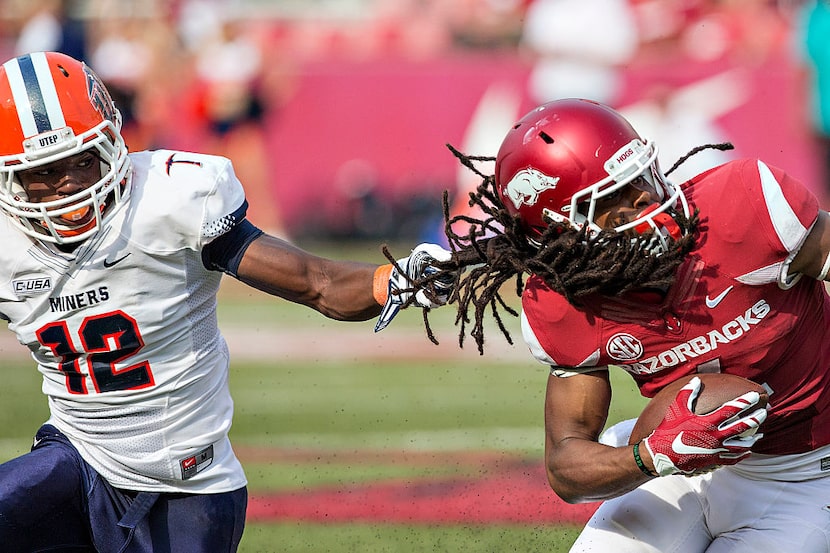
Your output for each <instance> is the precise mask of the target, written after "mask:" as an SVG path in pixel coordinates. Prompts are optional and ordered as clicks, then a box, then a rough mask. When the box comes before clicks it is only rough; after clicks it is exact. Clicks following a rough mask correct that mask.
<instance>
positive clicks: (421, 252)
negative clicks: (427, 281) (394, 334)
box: [375, 244, 453, 332]
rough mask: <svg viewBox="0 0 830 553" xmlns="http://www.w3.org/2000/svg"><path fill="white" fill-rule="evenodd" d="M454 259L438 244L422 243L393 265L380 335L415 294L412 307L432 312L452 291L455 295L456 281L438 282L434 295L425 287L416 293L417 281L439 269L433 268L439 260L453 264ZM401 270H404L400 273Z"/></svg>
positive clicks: (378, 326)
mask: <svg viewBox="0 0 830 553" xmlns="http://www.w3.org/2000/svg"><path fill="white" fill-rule="evenodd" d="M450 259H452V253H451V252H450V251H449V250H445V249H444V248H442V247H441V246H439V245H438V244H418V245H417V246H415V248H414V249H413V250H412V254H410V255H409V257H404V258H402V259H399V260H398V261H397V262H396V265H397V266H394V265H393V266H392V272H391V274H390V275H389V290H388V295H387V297H386V304H385V305H384V306H383V310H382V311H381V312H380V317H378V322H377V324H375V332H380V331H381V330H383V329H384V328H386V326H387V325H388V324H389V323H390V322H391V321H392V319H393V318H395V315H397V314H398V311H400V309H401V307H402V306H403V305H404V304H406V303H407V302H409V301H410V298H412V295H413V294H414V295H415V297H414V299H413V300H412V304H414V305H417V306H418V307H423V308H426V309H432V308H434V307H439V306H441V305H444V304H445V303H447V300H448V299H449V296H450V292H452V284H453V283H452V282H446V281H443V280H436V281H434V286H435V289H434V291H435V293H434V294H427V291H426V290H424V289H423V288H420V289H418V290H415V289H414V286H415V282H416V281H417V280H420V279H422V278H424V277H426V276H429V275H430V274H433V273H435V272H436V271H437V270H438V269H437V268H436V267H434V266H433V263H435V262H436V261H450ZM398 267H400V271H399V270H398ZM401 271H403V272H401Z"/></svg>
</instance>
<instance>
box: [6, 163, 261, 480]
mask: <svg viewBox="0 0 830 553" xmlns="http://www.w3.org/2000/svg"><path fill="white" fill-rule="evenodd" d="M130 157H131V161H132V166H133V176H132V181H131V184H130V186H132V190H131V191H130V193H131V199H130V201H129V202H126V203H125V204H122V205H121V206H118V210H119V211H118V213H117V214H116V215H115V216H114V218H113V220H112V223H111V224H109V225H108V226H106V227H105V228H104V229H102V230H101V232H99V233H97V234H96V235H94V236H93V237H92V238H90V239H89V240H87V241H85V242H83V243H82V244H81V245H80V246H79V247H78V248H77V249H76V250H74V251H73V252H72V253H71V254H66V253H62V252H61V251H59V250H57V249H55V248H53V247H47V246H44V245H43V244H41V243H36V242H35V241H33V240H31V239H30V238H28V237H27V236H25V235H24V234H23V233H22V232H20V231H19V230H18V229H16V228H14V227H13V226H12V225H11V224H9V222H8V220H7V218H0V241H2V243H3V244H4V247H3V248H2V249H0V316H1V317H3V318H4V319H6V320H8V321H9V329H10V330H12V331H14V333H15V334H16V335H17V338H18V340H19V341H20V342H21V343H22V344H23V345H25V346H26V347H28V348H29V349H30V350H31V353H32V357H33V358H34V360H35V361H36V362H37V365H38V368H39V370H40V372H41V373H42V374H43V391H44V393H45V394H46V395H47V397H48V401H49V407H50V411H51V418H50V421H49V422H50V423H51V424H53V425H54V426H56V427H57V428H58V429H59V430H61V431H62V432H63V433H64V434H66V436H68V438H69V439H70V440H71V442H72V443H73V445H74V446H75V447H76V448H77V449H78V450H79V451H80V453H81V455H82V456H83V457H84V459H86V460H87V462H88V463H89V464H90V465H92V467H93V468H95V469H96V470H97V471H98V472H99V473H101V475H102V476H104V477H105V478H106V479H107V480H109V482H110V483H112V484H113V485H114V486H116V487H119V488H125V489H131V490H138V491H160V492H177V491H178V492H202V493H204V492H208V493H218V492H226V491H232V490H235V489H238V488H240V487H242V486H244V485H245V483H246V481H245V476H244V474H243V472H242V467H241V465H240V464H239V462H238V461H237V459H236V457H235V455H234V453H233V451H232V449H231V445H230V443H229V441H228V430H229V429H230V426H231V419H232V414H233V403H232V400H231V397H230V393H229V390H228V367H229V356H228V350H227V346H226V344H225V341H224V339H223V337H222V335H221V334H220V332H219V329H218V325H217V320H216V292H217V290H218V287H219V283H220V279H221V276H222V273H220V272H217V271H210V270H208V269H206V268H205V266H204V265H203V263H202V258H201V250H202V248H203V247H204V246H205V245H206V244H208V243H209V242H211V241H212V240H213V239H215V238H216V237H217V236H221V235H222V234H223V233H225V232H227V231H228V230H229V229H230V228H232V227H233V226H234V224H236V223H237V222H239V221H240V220H241V219H242V218H244V215H245V207H246V205H247V204H246V203H245V197H244V192H243V190H242V186H241V184H240V183H239V181H238V179H237V178H236V176H235V175H234V173H233V169H232V166H231V163H230V161H229V160H227V159H225V158H220V157H213V156H207V155H202V154H195V153H188V152H174V151H167V150H160V151H153V152H139V153H136V154H130Z"/></svg>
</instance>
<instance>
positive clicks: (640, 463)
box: [634, 442, 657, 477]
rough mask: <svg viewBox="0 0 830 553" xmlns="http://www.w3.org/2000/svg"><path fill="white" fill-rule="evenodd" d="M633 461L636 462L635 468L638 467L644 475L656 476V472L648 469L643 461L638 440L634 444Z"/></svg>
mask: <svg viewBox="0 0 830 553" xmlns="http://www.w3.org/2000/svg"><path fill="white" fill-rule="evenodd" d="M634 462H635V463H637V468H639V469H640V470H641V471H642V472H643V474H645V475H646V476H652V477H654V476H657V473H655V472H652V471H650V470H649V469H648V467H647V466H646V464H645V463H643V458H642V457H640V442H637V443H636V444H634Z"/></svg>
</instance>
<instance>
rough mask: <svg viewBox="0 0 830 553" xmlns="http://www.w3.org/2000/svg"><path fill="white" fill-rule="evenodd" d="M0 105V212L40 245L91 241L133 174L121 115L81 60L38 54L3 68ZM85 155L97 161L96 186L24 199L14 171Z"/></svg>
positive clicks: (127, 190) (26, 56) (102, 85)
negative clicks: (58, 196)
mask: <svg viewBox="0 0 830 553" xmlns="http://www.w3.org/2000/svg"><path fill="white" fill-rule="evenodd" d="M0 99H2V102H0V127H2V129H3V130H2V132H0V209H2V210H3V211H5V212H6V213H7V214H9V215H10V216H11V219H12V221H14V223H15V224H16V225H17V226H18V227H19V228H20V229H21V230H22V231H23V232H24V233H26V234H28V235H29V236H32V237H34V238H36V239H38V240H42V241H44V242H52V243H58V244H65V243H73V242H80V241H82V240H85V239H87V238H89V237H90V236H91V235H92V234H94V233H95V232H97V231H98V230H99V229H100V228H101V227H102V226H103V225H104V224H106V223H107V222H108V220H109V219H110V218H111V216H112V214H113V212H114V211H115V210H114V209H113V208H114V206H115V205H117V204H119V203H121V202H122V201H124V200H125V199H126V197H127V195H128V194H129V183H128V182H127V181H128V180H129V178H130V176H131V171H130V163H129V158H128V156H127V147H126V145H125V144H124V139H123V138H122V137H121V132H120V131H121V114H120V113H119V112H118V110H117V109H116V108H115V105H114V104H113V102H112V98H110V95H109V92H108V91H107V89H106V88H105V87H104V84H103V83H102V82H101V80H100V79H99V78H98V77H97V76H96V75H95V73H93V72H92V70H91V69H90V68H89V67H87V66H86V65H85V64H84V63H82V62H80V61H77V60H75V59H73V58H71V57H69V56H66V55H64V54H59V53H56V52H38V53H33V54H27V55H24V56H20V57H18V58H15V59H12V60H10V61H7V62H6V63H4V64H3V66H2V67H0ZM85 151H92V152H93V153H95V155H96V156H97V157H98V158H99V159H100V161H101V178H100V180H99V181H98V182H96V183H94V184H92V185H91V186H90V187H88V188H86V189H85V190H82V191H81V192H78V193H77V194H73V195H71V196H67V197H65V198H61V199H58V200H54V201H49V202H31V201H28V200H29V199H28V197H27V194H26V191H25V190H24V189H23V187H22V186H20V182H19V180H18V179H17V177H16V175H17V173H18V172H19V171H21V170H25V169H31V168H33V167H39V166H43V165H46V164H49V163H52V162H55V161H58V160H62V159H64V158H67V157H70V156H73V155H76V154H79V153H81V152H85ZM90 210H91V211H92V217H91V218H90V215H89V211H90ZM78 221H80V222H78Z"/></svg>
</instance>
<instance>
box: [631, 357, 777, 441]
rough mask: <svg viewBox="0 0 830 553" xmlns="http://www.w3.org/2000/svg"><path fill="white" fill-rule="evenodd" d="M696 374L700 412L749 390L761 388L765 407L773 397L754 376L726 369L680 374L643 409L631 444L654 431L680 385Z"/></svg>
mask: <svg viewBox="0 0 830 553" xmlns="http://www.w3.org/2000/svg"><path fill="white" fill-rule="evenodd" d="M693 376H698V377H700V381H701V384H702V386H701V389H700V395H699V396H698V398H697V403H695V406H694V411H695V413H697V414H698V415H705V414H706V413H711V412H712V411H714V410H715V409H717V408H718V407H720V406H721V405H723V404H724V403H726V402H727V401H729V400H732V399H735V398H736V397H738V396H742V395H743V394H745V393H746V392H752V391H755V392H758V393H759V394H761V401H760V402H759V403H758V406H759V407H764V406H766V404H767V401H768V400H769V397H768V396H767V392H766V390H765V389H764V387H763V386H761V385H760V384H756V383H755V382H753V381H751V380H747V379H746V378H742V377H740V376H735V375H734V374H722V373H701V374H698V375H689V376H684V377H682V378H679V379H677V380H675V381H674V382H672V383H671V384H669V385H668V386H666V387H665V388H663V389H662V390H660V391H659V392H657V395H656V396H654V397H653V398H652V399H651V401H649V402H648V404H647V405H646V406H645V409H643V412H642V413H640V416H639V418H638V419H637V423H636V424H635V425H634V429H633V430H632V431H631V436H630V437H629V439H628V444H629V445H631V444H635V443H637V442H639V441H640V440H642V439H643V438H645V437H647V436H648V435H649V434H651V431H652V430H654V429H655V428H656V427H657V425H658V424H660V423H661V422H662V421H663V417H664V416H665V414H666V410H667V409H668V408H669V405H671V403H672V401H674V398H675V397H676V396H677V392H679V391H680V388H682V387H683V386H685V385H686V384H687V383H688V382H689V380H691V379H692V377H693Z"/></svg>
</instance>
